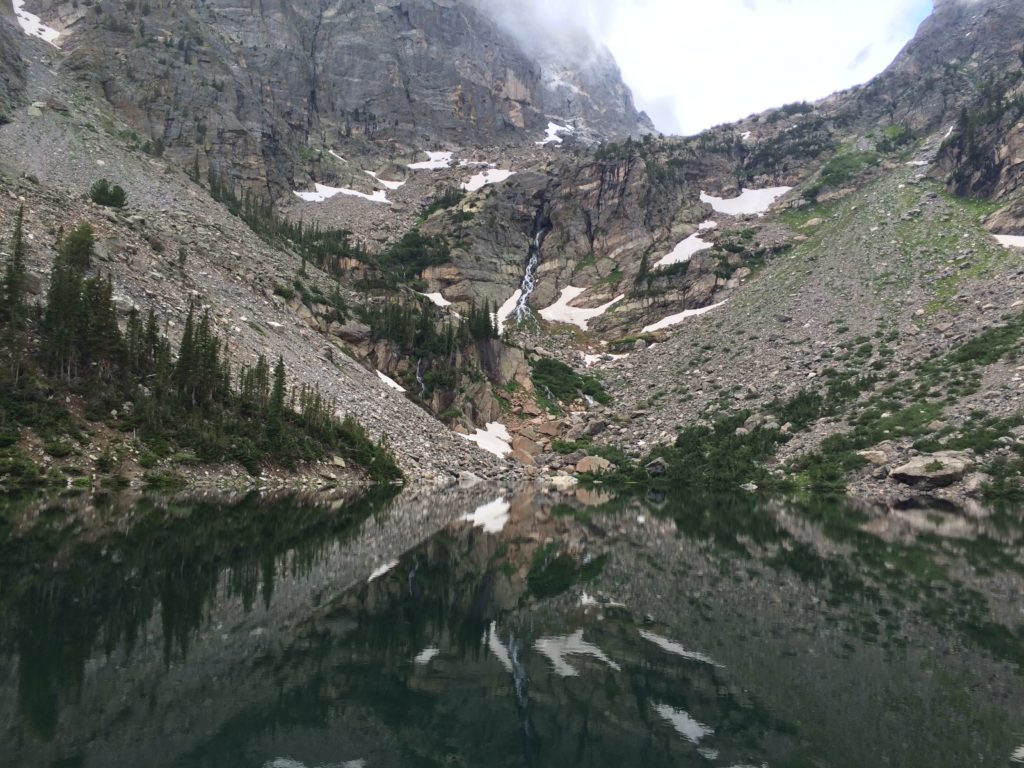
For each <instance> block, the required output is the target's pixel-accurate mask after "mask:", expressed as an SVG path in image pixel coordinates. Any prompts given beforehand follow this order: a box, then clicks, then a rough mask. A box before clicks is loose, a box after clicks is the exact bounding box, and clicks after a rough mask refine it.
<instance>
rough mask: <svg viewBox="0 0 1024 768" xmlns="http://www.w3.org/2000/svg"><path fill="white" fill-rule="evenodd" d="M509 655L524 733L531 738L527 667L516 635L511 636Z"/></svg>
mask: <svg viewBox="0 0 1024 768" xmlns="http://www.w3.org/2000/svg"><path fill="white" fill-rule="evenodd" d="M508 655H509V659H510V661H511V662H512V680H513V682H514V683H515V688H516V702H517V703H518V705H519V713H520V717H521V719H522V721H523V733H524V734H525V735H526V736H527V737H529V736H530V712H529V704H530V700H529V698H528V697H527V690H526V686H527V678H526V666H525V665H524V664H523V657H522V653H521V649H520V647H519V643H518V642H516V638H515V635H512V634H510V635H509V638H508Z"/></svg>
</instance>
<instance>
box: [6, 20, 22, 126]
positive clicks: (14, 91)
mask: <svg viewBox="0 0 1024 768" xmlns="http://www.w3.org/2000/svg"><path fill="white" fill-rule="evenodd" d="M0 8H2V10H0V125H3V124H4V123H6V122H7V121H8V119H9V117H8V115H9V114H10V112H11V110H12V109H13V108H14V107H15V106H16V105H17V103H18V101H19V98H20V94H21V92H22V90H23V89H24V87H25V74H24V66H23V64H22V61H21V56H20V55H19V53H18V50H19V46H18V42H19V41H18V38H17V35H18V34H19V32H18V30H17V28H16V27H15V21H14V16H13V13H12V12H11V11H12V9H11V8H9V7H7V6H0Z"/></svg>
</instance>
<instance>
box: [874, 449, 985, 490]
mask: <svg viewBox="0 0 1024 768" xmlns="http://www.w3.org/2000/svg"><path fill="white" fill-rule="evenodd" d="M973 466H974V461H973V460H972V459H971V457H970V456H968V455H967V454H966V453H961V452H959V451H939V452H938V453H926V454H923V455H921V456H915V457H914V458H912V459H911V460H910V461H908V462H907V463H906V464H904V465H903V466H902V467H897V468H896V469H894V470H893V472H892V477H893V479H894V480H896V481H897V482H900V483H903V484H904V485H910V486H913V487H915V488H944V487H946V486H947V485H952V484H953V483H956V482H958V481H960V480H962V479H963V477H964V475H965V474H966V473H967V471H968V470H969V469H971V467H973Z"/></svg>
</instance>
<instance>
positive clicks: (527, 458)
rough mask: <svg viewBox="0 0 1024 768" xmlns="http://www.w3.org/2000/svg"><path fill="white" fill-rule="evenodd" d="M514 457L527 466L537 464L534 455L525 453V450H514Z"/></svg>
mask: <svg viewBox="0 0 1024 768" xmlns="http://www.w3.org/2000/svg"><path fill="white" fill-rule="evenodd" d="M512 458H513V459H514V460H515V461H518V462H519V463H520V464H522V465H523V466H526V467H536V466H537V462H536V461H534V460H533V456H531V455H530V454H528V453H524V452H523V451H512Z"/></svg>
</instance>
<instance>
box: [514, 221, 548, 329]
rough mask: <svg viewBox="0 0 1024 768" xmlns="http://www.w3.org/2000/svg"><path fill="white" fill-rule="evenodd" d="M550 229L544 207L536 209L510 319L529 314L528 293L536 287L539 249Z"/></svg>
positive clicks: (521, 319)
mask: <svg viewBox="0 0 1024 768" xmlns="http://www.w3.org/2000/svg"><path fill="white" fill-rule="evenodd" d="M550 231H551V220H550V219H549V218H548V217H547V216H546V215H545V214H544V208H543V207H541V209H540V210H538V211H537V216H536V217H535V218H534V220H533V242H532V243H530V256H529V258H528V259H527V261H526V273H525V274H524V275H523V284H522V286H521V290H522V295H521V296H520V297H519V301H518V303H517V304H516V308H515V309H514V310H512V315H511V317H512V319H513V320H515V321H516V322H517V323H518V322H522V321H523V320H525V319H526V316H527V315H529V314H530V295H531V294H532V293H533V291H534V289H535V288H536V287H537V268H538V267H539V266H540V249H541V247H542V246H543V245H544V238H545V237H546V236H547V234H548V232H550Z"/></svg>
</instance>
